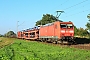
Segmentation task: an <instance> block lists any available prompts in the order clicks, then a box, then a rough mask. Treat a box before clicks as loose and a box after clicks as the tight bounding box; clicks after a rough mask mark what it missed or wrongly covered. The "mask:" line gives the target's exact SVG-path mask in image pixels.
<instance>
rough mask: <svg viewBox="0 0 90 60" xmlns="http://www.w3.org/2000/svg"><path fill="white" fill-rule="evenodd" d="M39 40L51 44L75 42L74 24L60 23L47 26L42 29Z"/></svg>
mask: <svg viewBox="0 0 90 60" xmlns="http://www.w3.org/2000/svg"><path fill="white" fill-rule="evenodd" d="M39 32H40V33H39V38H40V40H42V41H50V42H55V43H59V42H65V41H67V42H74V39H73V38H74V25H73V23H72V22H60V21H56V22H54V23H50V24H46V25H44V26H41V27H40V30H39Z"/></svg>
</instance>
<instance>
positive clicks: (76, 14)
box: [63, 9, 90, 18]
mask: <svg viewBox="0 0 90 60" xmlns="http://www.w3.org/2000/svg"><path fill="white" fill-rule="evenodd" d="M87 11H90V9H87V10H83V11H81V12H78V13H75V14H71V15H69V16H65V18H66V17H70V16H73V15H77V14H80V13H83V12H87ZM63 18H64V17H63Z"/></svg>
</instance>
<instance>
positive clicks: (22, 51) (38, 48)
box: [0, 39, 90, 60]
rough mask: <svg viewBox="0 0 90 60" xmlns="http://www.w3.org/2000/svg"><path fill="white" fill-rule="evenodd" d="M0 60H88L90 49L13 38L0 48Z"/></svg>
mask: <svg viewBox="0 0 90 60" xmlns="http://www.w3.org/2000/svg"><path fill="white" fill-rule="evenodd" d="M0 60H90V51H89V50H80V49H75V48H68V47H59V46H53V45H49V44H42V43H39V42H33V41H24V40H18V39H15V40H14V43H13V44H10V45H8V46H5V47H4V48H2V49H0Z"/></svg>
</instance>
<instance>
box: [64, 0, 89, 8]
mask: <svg viewBox="0 0 90 60" xmlns="http://www.w3.org/2000/svg"><path fill="white" fill-rule="evenodd" d="M86 1H88V0H84V1H82V2H79V3H77V4H75V5H72V6H70V7H68V8H65V9H63V10H67V9H70V8H72V7H75V6H77V5H80V4H82V3H85V2H86Z"/></svg>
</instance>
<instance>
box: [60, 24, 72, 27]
mask: <svg viewBox="0 0 90 60" xmlns="http://www.w3.org/2000/svg"><path fill="white" fill-rule="evenodd" d="M60 27H61V28H72V27H73V25H72V24H60Z"/></svg>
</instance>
